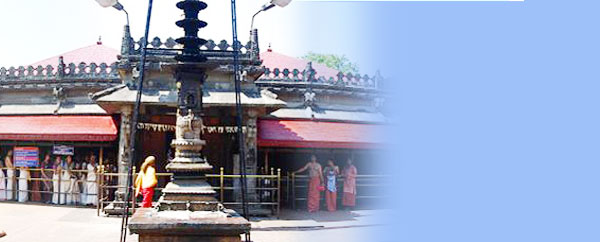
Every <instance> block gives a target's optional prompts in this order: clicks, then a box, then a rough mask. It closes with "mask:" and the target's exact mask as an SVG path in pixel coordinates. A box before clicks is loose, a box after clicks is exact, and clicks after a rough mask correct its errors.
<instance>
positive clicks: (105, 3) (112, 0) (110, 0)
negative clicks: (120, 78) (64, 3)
mask: <svg viewBox="0 0 600 242" xmlns="http://www.w3.org/2000/svg"><path fill="white" fill-rule="evenodd" d="M96 2H98V4H100V6H102V7H105V8H108V7H113V8H115V9H117V10H119V11H123V12H125V14H126V15H127V25H128V26H129V14H128V13H127V11H125V8H124V7H123V5H121V3H119V1H118V0H96ZM152 3H153V0H148V13H147V15H146V29H145V31H144V39H143V41H142V45H141V47H140V48H141V56H140V65H139V71H140V76H139V79H138V83H137V85H136V87H137V95H136V99H135V104H134V107H133V117H132V119H131V129H130V130H131V135H130V139H129V147H130V149H131V151H130V155H129V161H128V169H127V187H126V188H125V189H126V194H125V199H124V200H123V204H124V206H125V208H124V209H123V214H122V218H121V241H122V242H125V241H126V240H127V225H128V219H129V216H128V215H129V200H130V199H131V189H129V188H130V187H131V184H132V181H131V180H132V176H133V174H132V170H133V169H132V166H133V161H135V154H136V152H135V140H136V136H137V123H138V119H139V114H140V103H141V100H142V90H143V88H144V76H145V66H146V46H147V45H148V34H149V31H150V18H151V16H152Z"/></svg>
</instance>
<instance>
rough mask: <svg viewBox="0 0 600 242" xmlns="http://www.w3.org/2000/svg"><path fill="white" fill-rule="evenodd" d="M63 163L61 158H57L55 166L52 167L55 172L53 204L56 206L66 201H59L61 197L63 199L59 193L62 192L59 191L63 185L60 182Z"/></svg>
mask: <svg viewBox="0 0 600 242" xmlns="http://www.w3.org/2000/svg"><path fill="white" fill-rule="evenodd" d="M61 163H62V160H61V159H60V156H56V159H55V160H54V164H53V165H52V169H53V170H54V172H53V173H52V203H54V204H59V202H63V201H64V199H62V201H59V197H60V198H62V196H61V194H60V193H59V192H62V191H59V190H60V186H61V183H59V182H58V178H59V177H60V175H61V174H62V167H61Z"/></svg>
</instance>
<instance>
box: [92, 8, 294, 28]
mask: <svg viewBox="0 0 600 242" xmlns="http://www.w3.org/2000/svg"><path fill="white" fill-rule="evenodd" d="M97 1H101V0H97ZM291 1H292V0H271V1H270V2H269V3H267V4H265V5H263V6H262V7H261V8H260V10H258V12H256V13H255V14H254V15H252V22H251V23H250V33H252V30H254V17H256V15H258V14H259V13H260V12H264V11H267V10H269V9H271V8H273V7H275V6H279V7H282V8H283V7H285V6H287V5H288V4H290V2H291Z"/></svg>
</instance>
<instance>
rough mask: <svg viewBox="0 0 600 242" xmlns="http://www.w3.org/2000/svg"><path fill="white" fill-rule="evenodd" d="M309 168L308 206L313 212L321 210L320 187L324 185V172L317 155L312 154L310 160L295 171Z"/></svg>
mask: <svg viewBox="0 0 600 242" xmlns="http://www.w3.org/2000/svg"><path fill="white" fill-rule="evenodd" d="M305 170H308V177H309V181H308V198H307V199H306V200H307V207H308V212H310V213H313V212H317V211H319V203H320V200H321V191H320V187H323V172H322V170H321V164H319V162H317V156H315V155H311V156H310V162H308V163H307V164H306V165H305V166H304V167H302V168H300V169H299V170H297V171H296V172H294V173H300V172H303V171H305Z"/></svg>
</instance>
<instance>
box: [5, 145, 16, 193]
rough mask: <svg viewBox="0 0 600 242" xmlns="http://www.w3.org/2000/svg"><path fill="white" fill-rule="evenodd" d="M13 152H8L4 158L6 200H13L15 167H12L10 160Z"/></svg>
mask: <svg viewBox="0 0 600 242" xmlns="http://www.w3.org/2000/svg"><path fill="white" fill-rule="evenodd" d="M12 154H13V151H12V150H9V151H8V152H7V153H6V157H4V164H5V165H6V191H7V193H6V200H9V201H10V200H13V199H15V197H16V196H15V190H16V189H15V188H16V186H15V185H16V184H15V166H14V165H13V162H12V161H13V158H12Z"/></svg>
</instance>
